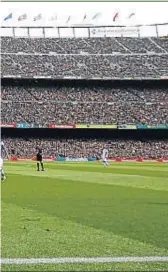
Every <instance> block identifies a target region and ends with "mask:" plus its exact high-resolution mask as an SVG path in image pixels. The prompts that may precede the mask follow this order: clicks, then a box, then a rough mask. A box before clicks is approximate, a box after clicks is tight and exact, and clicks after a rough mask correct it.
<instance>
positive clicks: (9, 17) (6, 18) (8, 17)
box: [4, 13, 13, 21]
mask: <svg viewBox="0 0 168 272" xmlns="http://www.w3.org/2000/svg"><path fill="white" fill-rule="evenodd" d="M12 15H13V14H12V13H10V14H9V15H8V16H7V17H5V18H4V21H7V20H9V19H12Z"/></svg>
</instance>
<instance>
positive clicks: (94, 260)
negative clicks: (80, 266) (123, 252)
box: [0, 256, 168, 265]
mask: <svg viewBox="0 0 168 272" xmlns="http://www.w3.org/2000/svg"><path fill="white" fill-rule="evenodd" d="M129 262H134V263H136V262H137V263H147V262H168V256H162V257H159V256H151V257H149V256H146V257H91V258H87V257H74V258H30V259H27V258H15V259H10V258H2V259H1V261H0V263H1V264H18V265H19V264H65V263H129Z"/></svg>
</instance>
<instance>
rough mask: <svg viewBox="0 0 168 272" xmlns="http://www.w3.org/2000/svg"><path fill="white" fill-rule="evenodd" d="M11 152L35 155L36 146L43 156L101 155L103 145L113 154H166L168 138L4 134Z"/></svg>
mask: <svg viewBox="0 0 168 272" xmlns="http://www.w3.org/2000/svg"><path fill="white" fill-rule="evenodd" d="M3 140H4V142H5V144H6V146H7V147H8V150H9V153H10V154H11V156H17V157H18V158H33V157H34V156H35V154H36V148H37V146H38V147H40V148H42V150H43V155H44V157H47V158H49V157H50V158H56V157H58V156H59V155H60V154H61V155H63V156H65V157H70V158H89V157H92V158H98V159H100V158H101V154H102V149H103V148H107V149H108V150H109V157H111V158H153V159H157V158H167V157H168V140H163V141H161V140H157V141H146V140H144V141H137V140H105V139H102V140H96V139H94V140H89V139H80V140H79V139H78V140H77V139H61V140H58V139H47V140H46V139H35V138H32V139H31V138H30V139H23V138H4V139H3Z"/></svg>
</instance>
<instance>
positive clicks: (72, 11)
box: [0, 2, 168, 27]
mask: <svg viewBox="0 0 168 272" xmlns="http://www.w3.org/2000/svg"><path fill="white" fill-rule="evenodd" d="M167 11H168V2H114V3H113V2H98V3H94V2H72V3H71V2H66V3H65V2H41V3H39V2H15V3H14V2H3V3H1V14H0V16H1V17H0V19H1V25H2V26H60V25H61V26H63V25H64V26H67V27H68V26H71V25H90V26H91V25H101V24H102V25H106V24H107V25H114V26H115V25H137V24H144V25H145V24H155V23H167V22H168V16H167Z"/></svg>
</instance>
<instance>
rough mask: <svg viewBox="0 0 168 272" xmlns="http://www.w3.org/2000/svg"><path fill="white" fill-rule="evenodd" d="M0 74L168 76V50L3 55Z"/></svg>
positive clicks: (95, 76)
mask: <svg viewBox="0 0 168 272" xmlns="http://www.w3.org/2000/svg"><path fill="white" fill-rule="evenodd" d="M1 73H2V76H14V77H18V76H20V77H30V78H32V77H43V76H44V77H51V78H65V77H75V78H109V79H111V78H121V79H122V78H130V79H133V78H148V77H149V78H160V77H166V76H168V53H167V54H161V55H157V54H155V55H152V54H151V55H149V54H146V55H130V54H129V55H82V54H79V55H48V54H47V55H36V54H35V55H33V54H29V55H26V54H22V53H21V54H2V55H1Z"/></svg>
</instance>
